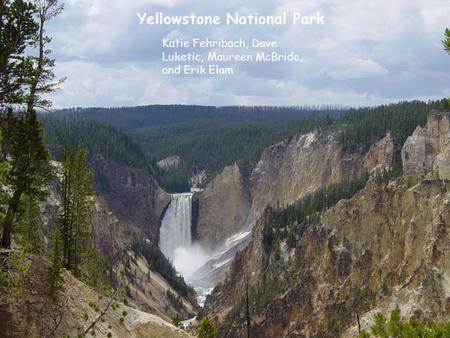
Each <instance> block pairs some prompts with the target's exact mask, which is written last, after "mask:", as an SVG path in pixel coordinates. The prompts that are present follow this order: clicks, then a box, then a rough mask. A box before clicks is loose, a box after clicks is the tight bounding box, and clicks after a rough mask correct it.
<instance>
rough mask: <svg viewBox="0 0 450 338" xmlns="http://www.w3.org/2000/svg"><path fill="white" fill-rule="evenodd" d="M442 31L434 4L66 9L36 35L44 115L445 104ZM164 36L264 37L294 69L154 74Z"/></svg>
mask: <svg viewBox="0 0 450 338" xmlns="http://www.w3.org/2000/svg"><path fill="white" fill-rule="evenodd" d="M144 11H147V12H149V13H152V12H155V11H163V12H164V13H166V14H167V15H185V14H191V13H195V14H198V15H220V16H224V15H225V13H226V12H227V11H228V12H240V13H254V12H257V13H259V14H264V15H273V14H276V13H281V12H284V11H285V12H288V13H291V12H293V11H298V12H301V13H305V14H309V13H311V14H314V13H316V12H317V11H320V13H321V14H323V15H325V20H326V24H325V25H323V26H299V25H297V26H293V25H286V26H280V27H275V28H274V27H271V26H267V27H264V26H245V27H242V26H226V25H220V26H214V27H211V26H208V27H204V26H203V27H202V26H188V27H176V26H140V25H139V20H138V17H137V14H136V13H137V12H144ZM446 26H447V27H448V26H450V2H449V1H443V0H428V1H424V0H379V1H362V0H361V1H354V0H349V1H343V0H339V1H338V0H323V1H322V0H316V1H311V0H305V1H298V0H297V1H292V0H282V1H276V2H275V1H273V0H271V1H269V0H250V1H245V2H244V1H236V0H231V1H227V2H224V1H220V2H219V1H206V0H204V1H198V0H197V1H190V0H130V1H123V0H121V1H119V0H66V1H65V11H64V13H63V14H62V15H61V16H60V17H58V18H56V19H54V21H53V22H52V24H51V26H50V27H49V29H48V31H49V34H50V35H52V36H53V41H52V49H53V51H54V57H55V58H56V62H57V66H56V73H57V75H58V76H61V77H62V76H67V80H66V82H65V83H64V85H63V86H62V87H61V90H59V91H58V92H57V93H55V94H53V95H52V97H51V99H52V100H53V102H54V106H55V107H58V108H59V107H69V106H134V105H144V104H156V103H159V104H169V103H180V104H207V105H241V104H243V105H304V104H340V105H350V106H360V105H364V106H366V105H376V104H380V103H387V102H394V101H399V100H408V99H433V98H442V97H444V96H448V95H450V56H448V55H446V54H445V52H444V51H443V49H442V45H441V42H440V41H441V40H442V38H443V31H444V29H445V27H446ZM164 37H184V38H188V39H189V38H192V37H200V38H207V37H209V38H218V37H224V38H229V39H237V38H239V37H243V38H245V39H250V38H253V37H255V38H259V39H276V40H277V41H278V42H279V45H280V49H281V50H286V51H290V50H293V51H295V52H297V53H299V54H300V55H301V56H302V58H303V63H301V64H292V63H284V64H268V63H265V64H261V63H259V64H239V65H236V68H235V75H233V76H230V77H195V76H181V77H180V76H164V75H161V74H160V68H161V61H160V58H161V52H162V48H161V39H162V38H164Z"/></svg>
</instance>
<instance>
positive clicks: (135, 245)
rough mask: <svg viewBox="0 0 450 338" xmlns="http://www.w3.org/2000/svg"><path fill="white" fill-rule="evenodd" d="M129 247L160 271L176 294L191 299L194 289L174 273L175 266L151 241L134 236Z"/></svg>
mask: <svg viewBox="0 0 450 338" xmlns="http://www.w3.org/2000/svg"><path fill="white" fill-rule="evenodd" d="M131 248H132V250H133V251H134V252H135V253H136V254H138V255H142V256H143V257H144V258H145V259H146V260H147V262H148V264H149V265H150V266H151V267H152V269H153V270H154V271H157V272H158V273H160V274H161V276H163V277H164V279H165V280H167V282H168V283H169V284H170V285H171V286H172V287H173V288H174V289H175V291H177V293H178V294H180V295H181V296H183V297H187V298H188V299H193V297H194V295H195V291H194V290H193V289H192V287H190V286H188V285H187V284H186V282H185V281H184V278H183V277H182V276H180V275H178V274H177V273H176V271H175V268H174V267H173V266H172V264H171V263H170V262H169V261H168V260H167V258H166V257H165V256H164V255H163V254H162V252H161V250H159V248H158V247H157V246H156V245H155V244H154V243H153V242H152V241H150V240H147V241H144V240H142V239H138V238H136V237H135V238H133V241H132V245H131Z"/></svg>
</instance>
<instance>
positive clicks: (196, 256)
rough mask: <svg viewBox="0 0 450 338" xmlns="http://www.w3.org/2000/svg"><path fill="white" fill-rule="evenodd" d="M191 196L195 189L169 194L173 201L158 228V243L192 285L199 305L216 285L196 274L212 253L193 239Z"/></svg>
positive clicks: (201, 304)
mask: <svg viewBox="0 0 450 338" xmlns="http://www.w3.org/2000/svg"><path fill="white" fill-rule="evenodd" d="M192 196H193V193H180V194H171V195H170V205H169V207H168V208H167V210H166V212H165V214H164V217H163V219H162V221H161V228H160V230H159V247H160V249H161V251H162V253H163V254H164V255H165V256H166V257H167V258H168V259H169V260H170V261H171V262H172V264H173V265H174V267H175V269H176V270H177V272H178V273H180V274H181V275H182V276H183V277H184V279H185V280H186V282H187V283H188V284H190V285H192V287H193V288H194V290H195V291H196V292H197V295H198V297H197V301H198V303H199V305H200V306H203V304H204V302H205V299H206V296H207V295H208V294H209V293H211V291H212V289H213V287H214V286H213V285H212V284H211V283H209V282H206V281H203V280H200V279H198V278H196V276H195V272H196V271H197V270H198V269H199V268H200V267H201V266H203V265H204V264H205V263H206V262H207V261H208V260H209V258H210V257H209V255H207V254H206V253H205V252H204V250H202V248H201V247H200V246H199V245H197V244H195V243H192V229H191V227H192Z"/></svg>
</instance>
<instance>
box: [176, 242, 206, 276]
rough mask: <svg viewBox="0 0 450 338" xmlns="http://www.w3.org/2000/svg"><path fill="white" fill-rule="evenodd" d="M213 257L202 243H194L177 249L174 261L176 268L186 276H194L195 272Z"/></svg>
mask: <svg viewBox="0 0 450 338" xmlns="http://www.w3.org/2000/svg"><path fill="white" fill-rule="evenodd" d="M210 258H211V256H210V255H208V254H207V253H206V252H205V251H204V250H203V249H202V247H201V246H200V245H198V244H192V245H191V246H190V247H188V248H186V247H182V246H180V247H178V248H176V249H175V253H174V256H173V258H172V263H173V265H174V266H175V269H176V270H177V271H178V272H179V273H181V274H182V275H183V276H185V277H194V276H193V275H194V272H195V271H197V270H198V269H199V268H200V267H202V266H203V264H205V263H206V262H207V261H208V260H209V259H210Z"/></svg>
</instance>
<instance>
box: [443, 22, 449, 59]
mask: <svg viewBox="0 0 450 338" xmlns="http://www.w3.org/2000/svg"><path fill="white" fill-rule="evenodd" d="M442 44H443V45H444V49H445V50H446V51H447V53H449V54H450V29H448V28H446V29H445V38H444V40H442Z"/></svg>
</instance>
